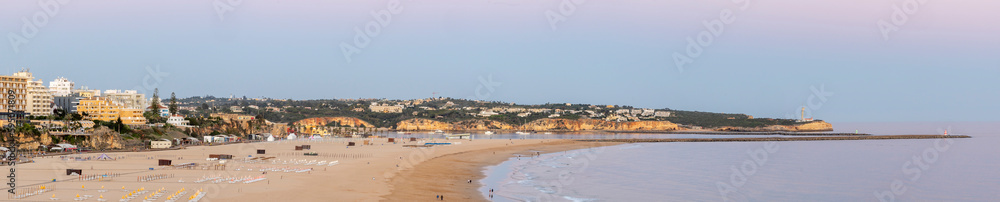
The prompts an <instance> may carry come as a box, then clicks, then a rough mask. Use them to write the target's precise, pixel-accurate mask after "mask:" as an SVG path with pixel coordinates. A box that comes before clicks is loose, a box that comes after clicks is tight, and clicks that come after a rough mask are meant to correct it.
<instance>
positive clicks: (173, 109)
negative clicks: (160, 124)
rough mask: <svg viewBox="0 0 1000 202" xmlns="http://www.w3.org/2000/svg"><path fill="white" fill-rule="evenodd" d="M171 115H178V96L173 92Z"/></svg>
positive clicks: (171, 95)
mask: <svg viewBox="0 0 1000 202" xmlns="http://www.w3.org/2000/svg"><path fill="white" fill-rule="evenodd" d="M168 108H169V110H170V114H177V96H176V95H175V94H174V93H173V92H171V93H170V106H168Z"/></svg>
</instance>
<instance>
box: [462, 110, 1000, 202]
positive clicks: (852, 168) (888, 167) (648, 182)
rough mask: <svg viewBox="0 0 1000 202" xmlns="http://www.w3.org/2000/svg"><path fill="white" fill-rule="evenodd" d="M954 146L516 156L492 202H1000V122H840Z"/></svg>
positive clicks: (493, 170)
mask: <svg viewBox="0 0 1000 202" xmlns="http://www.w3.org/2000/svg"><path fill="white" fill-rule="evenodd" d="M834 126H835V127H836V128H837V131H838V132H854V131H855V130H860V131H861V132H867V133H873V134H878V135H894V134H943V133H944V131H945V130H947V131H948V132H949V133H950V134H952V135H971V136H973V138H971V139H950V140H866V141H815V142H773V143H764V142H694V143H641V144H625V145H618V146H611V147H600V148H591V149H583V150H575V151H567V152H561V153H552V154H545V155H542V156H540V157H535V158H520V159H518V158H511V160H508V161H506V162H504V163H501V164H499V165H496V166H492V167H488V168H487V169H486V170H485V171H484V172H485V173H486V174H487V177H486V178H485V179H483V180H481V181H480V183H482V184H483V187H482V188H481V189H480V190H481V191H483V194H484V196H487V197H488V196H489V191H488V190H490V189H493V190H494V193H493V197H492V199H493V200H494V201H727V200H728V201H998V200H1000V156H998V154H1000V123H985V122H979V123H834Z"/></svg>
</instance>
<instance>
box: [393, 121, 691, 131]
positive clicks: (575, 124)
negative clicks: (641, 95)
mask: <svg viewBox="0 0 1000 202" xmlns="http://www.w3.org/2000/svg"><path fill="white" fill-rule="evenodd" d="M677 129H678V126H677V124H674V123H671V122H668V121H636V122H610V121H604V120H597V119H578V120H570V119H539V120H535V121H532V122H530V123H527V124H525V125H523V126H515V125H510V124H507V123H503V122H499V121H493V120H480V119H474V120H465V121H459V122H455V123H446V122H441V121H434V120H428V119H408V120H404V121H401V122H399V124H397V125H396V130H526V131H586V130H621V131H667V130H677Z"/></svg>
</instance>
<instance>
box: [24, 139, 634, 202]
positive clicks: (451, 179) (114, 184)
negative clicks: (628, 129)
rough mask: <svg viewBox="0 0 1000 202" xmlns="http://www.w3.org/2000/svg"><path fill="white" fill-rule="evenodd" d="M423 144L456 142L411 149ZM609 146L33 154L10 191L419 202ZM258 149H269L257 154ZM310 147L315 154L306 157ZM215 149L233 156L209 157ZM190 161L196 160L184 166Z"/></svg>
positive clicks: (287, 146) (376, 144) (325, 145)
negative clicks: (535, 159)
mask: <svg viewBox="0 0 1000 202" xmlns="http://www.w3.org/2000/svg"><path fill="white" fill-rule="evenodd" d="M363 140H370V141H371V142H372V145H366V146H351V147H348V146H346V145H347V142H356V143H357V144H359V145H360V144H361V143H362V142H363ZM425 142H447V143H452V145H442V146H434V147H404V145H411V146H414V145H423V143H425ZM612 144H620V143H590V142H577V141H570V140H506V139H503V140H496V139H489V140H488V139H482V140H442V139H436V140H424V139H421V140H420V141H417V142H397V143H389V142H387V139H384V138H382V139H378V138H376V139H326V140H323V141H302V140H293V141H279V142H263V143H246V144H231V145H219V146H195V147H188V148H186V149H181V150H171V151H154V152H121V153H107V155H108V156H109V157H111V158H112V159H113V160H98V159H97V157H98V156H100V155H101V154H102V153H100V152H93V153H86V154H75V155H65V156H50V157H43V158H35V159H34V160H35V162H34V163H24V164H19V165H17V166H16V167H15V168H16V169H17V181H16V184H17V187H18V194H16V195H12V194H8V196H7V198H6V199H7V200H18V201H53V200H51V198H58V199H59V200H58V201H74V199H77V196H78V195H79V197H80V198H83V200H82V201H98V200H97V199H100V198H101V197H103V199H105V200H107V201H119V200H121V199H122V198H123V197H125V198H126V199H127V198H132V199H131V200H130V201H143V200H148V201H167V197H170V196H171V195H173V198H171V199H174V200H178V201H188V200H189V199H190V198H191V197H195V198H200V201H282V200H294V201H329V200H334V199H336V200H339V201H379V200H388V201H404V200H405V201H414V200H417V201H422V200H434V196H435V195H438V194H441V195H445V196H446V198H445V199H448V200H485V199H483V198H482V196H481V194H480V193H478V192H477V191H476V189H477V188H478V187H479V186H480V185H479V184H478V183H477V182H476V181H478V179H481V178H482V177H483V174H482V169H483V167H484V166H488V165H495V164H499V163H500V162H503V161H504V160H507V159H508V158H510V157H513V156H514V155H515V154H521V155H523V156H530V155H532V154H535V153H536V152H540V153H546V152H557V151H566V150H573V149H580V148H588V147H595V146H604V145H612ZM297 145H310V146H311V149H309V150H302V151H296V150H295V146H297ZM257 150H264V151H265V152H266V154H260V155H259V154H257V153H256V152H257ZM304 152H314V153H316V154H317V156H304V155H303V153H304ZM494 153H495V154H494ZM210 154H229V155H233V156H234V157H233V159H231V160H224V161H220V160H209V159H208V158H209V155H210ZM77 158H79V159H77ZM261 158H265V159H266V160H261ZM160 159H166V160H171V161H172V165H174V166H158V165H157V163H158V161H159V160H160ZM251 159H253V160H251ZM334 162H336V163H334ZM192 163H193V164H194V165H197V166H193V167H178V166H177V165H184V164H192ZM222 165H224V166H225V168H224V169H223V168H222ZM66 169H80V170H82V172H83V177H81V176H75V175H67V174H66ZM105 176H107V177H105ZM88 177H89V179H88ZM155 177H159V178H155ZM144 178H152V179H144ZM53 180H55V181H53ZM468 180H473V183H472V184H469V183H467V182H468ZM43 186H44V189H41V188H42V187H43ZM182 190H183V191H182ZM27 193H32V194H30V195H29V194H27ZM179 193H180V194H179Z"/></svg>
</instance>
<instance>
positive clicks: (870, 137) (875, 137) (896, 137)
mask: <svg viewBox="0 0 1000 202" xmlns="http://www.w3.org/2000/svg"><path fill="white" fill-rule="evenodd" d="M941 138H972V137H971V136H968V135H861V136H830V137H756V138H664V139H603V140H601V139H597V140H577V141H584V142H627V143H643V142H772V141H829V140H901V139H941Z"/></svg>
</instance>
